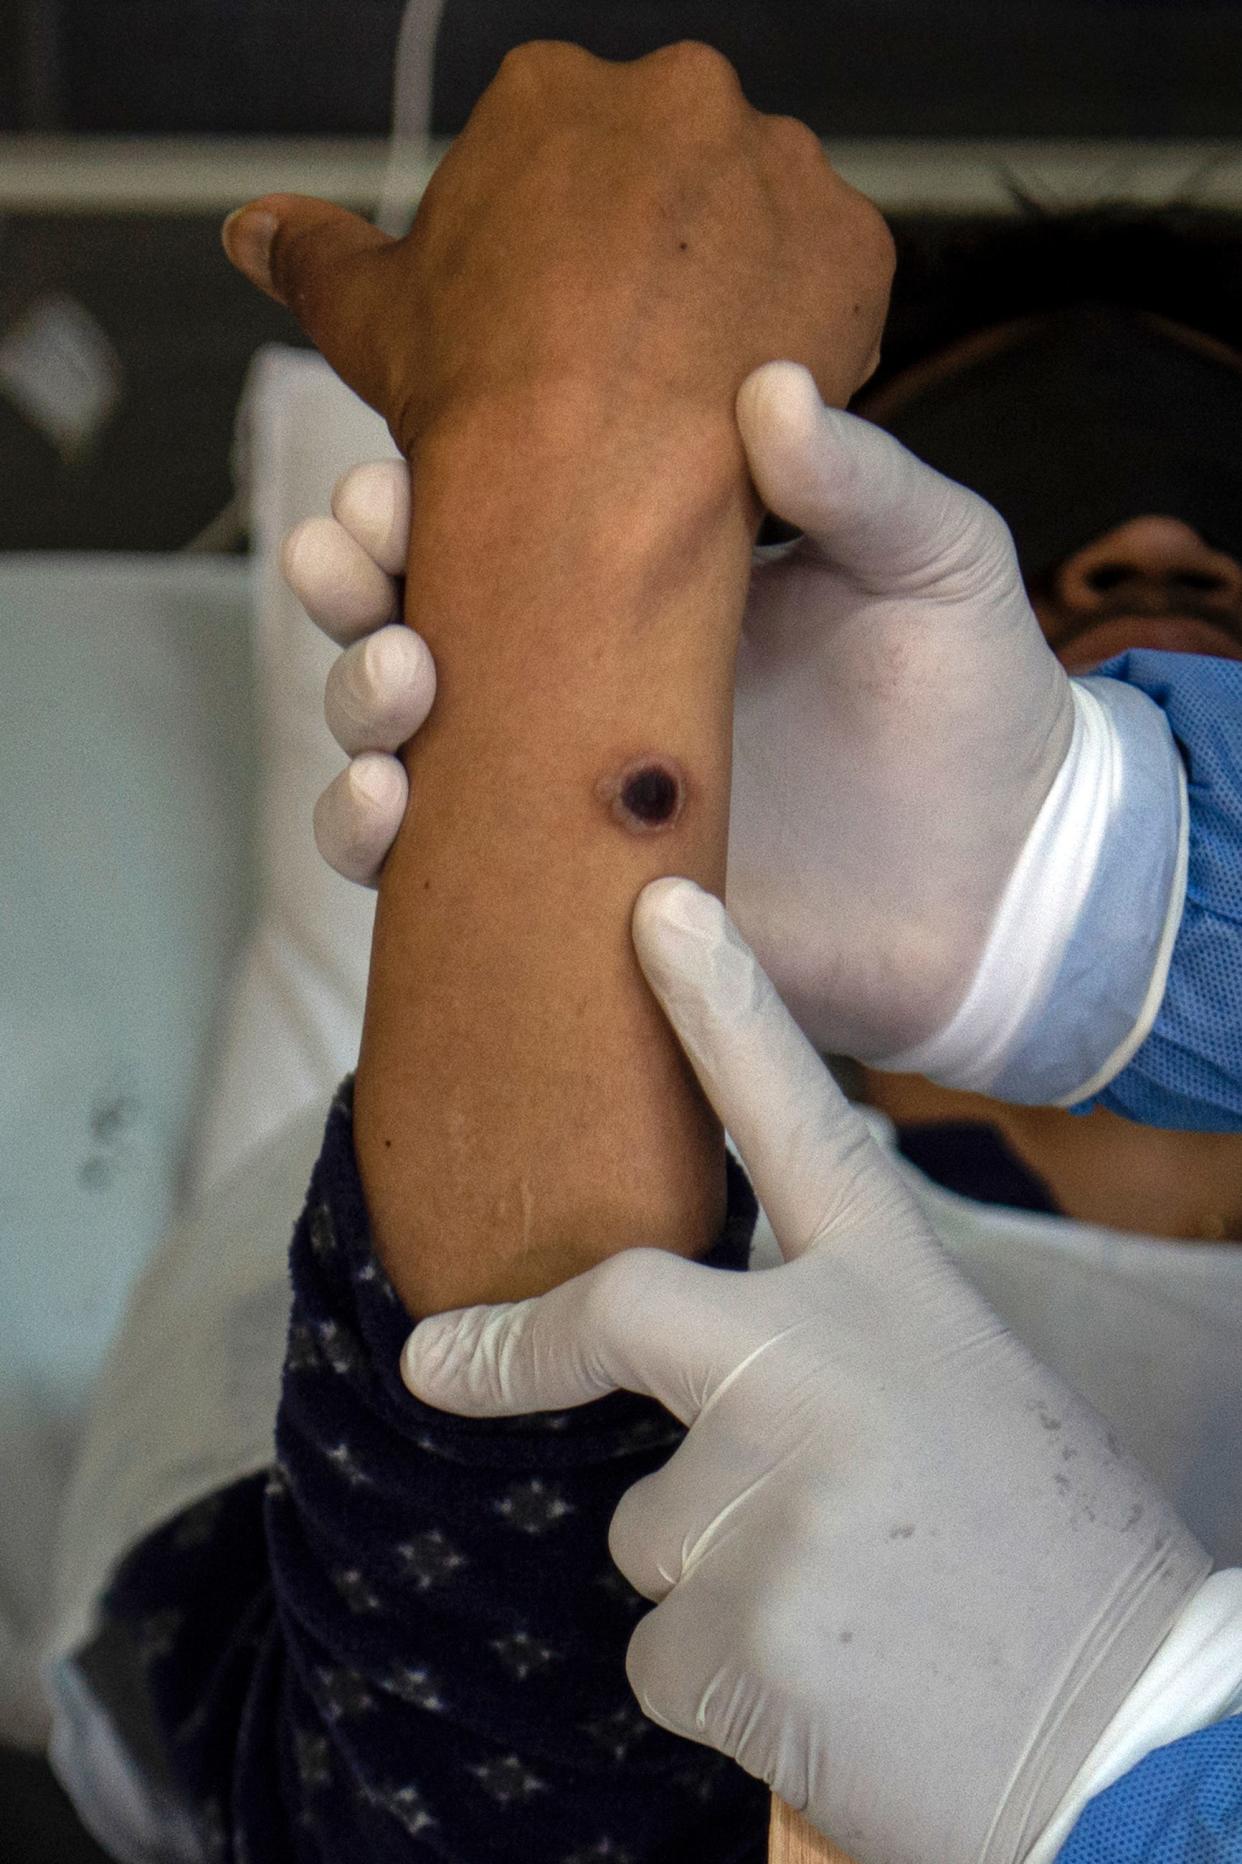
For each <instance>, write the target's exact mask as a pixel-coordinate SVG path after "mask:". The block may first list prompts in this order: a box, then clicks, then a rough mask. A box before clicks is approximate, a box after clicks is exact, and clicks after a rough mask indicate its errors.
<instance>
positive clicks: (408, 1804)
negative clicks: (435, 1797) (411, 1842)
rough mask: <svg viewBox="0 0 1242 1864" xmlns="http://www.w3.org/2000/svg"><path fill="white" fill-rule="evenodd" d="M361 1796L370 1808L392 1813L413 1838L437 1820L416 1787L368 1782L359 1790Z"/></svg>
mask: <svg viewBox="0 0 1242 1864" xmlns="http://www.w3.org/2000/svg"><path fill="white" fill-rule="evenodd" d="M359 1791H360V1796H361V1798H362V1799H364V1800H365V1801H366V1803H367V1805H368V1806H377V1807H378V1808H379V1810H380V1811H381V1812H387V1813H390V1814H391V1816H392V1817H393V1818H394V1819H396V1820H397V1822H398V1824H400V1825H403V1826H404V1827H405V1829H406V1831H407V1832H408V1833H409V1834H410V1836H411V1838H417V1837H418V1835H419V1833H420V1832H425V1831H426V1830H427V1827H428V1826H429V1825H434V1824H435V1819H434V1818H433V1817H432V1815H431V1813H430V1812H429V1811H428V1809H427V1802H426V1800H425V1799H424V1798H423V1796H422V1794H421V1793H420V1792H419V1790H418V1788H417V1787H416V1786H377V1785H375V1784H374V1783H373V1782H371V1781H368V1782H367V1783H366V1784H365V1785H364V1786H363V1787H361V1788H360V1789H359Z"/></svg>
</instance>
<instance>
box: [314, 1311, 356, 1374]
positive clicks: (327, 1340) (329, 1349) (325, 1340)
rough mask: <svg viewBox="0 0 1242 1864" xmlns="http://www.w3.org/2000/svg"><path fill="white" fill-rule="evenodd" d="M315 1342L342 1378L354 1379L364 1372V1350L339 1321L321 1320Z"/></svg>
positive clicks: (316, 1331) (316, 1330)
mask: <svg viewBox="0 0 1242 1864" xmlns="http://www.w3.org/2000/svg"><path fill="white" fill-rule="evenodd" d="M315 1340H316V1343H317V1345H318V1347H319V1350H320V1352H321V1353H322V1354H323V1356H324V1358H325V1359H326V1360H327V1362H328V1364H329V1365H330V1366H331V1368H332V1370H333V1371H334V1372H336V1373H339V1374H340V1376H341V1377H342V1378H347V1377H353V1376H355V1375H356V1374H358V1373H359V1372H361V1371H362V1370H363V1365H364V1361H363V1355H362V1348H361V1346H360V1345H359V1343H358V1341H357V1340H356V1339H355V1338H354V1336H353V1334H352V1333H350V1332H349V1330H348V1329H347V1328H345V1327H342V1325H341V1324H340V1322H339V1321H337V1320H321V1321H320V1323H319V1325H318V1326H317V1327H316V1328H315Z"/></svg>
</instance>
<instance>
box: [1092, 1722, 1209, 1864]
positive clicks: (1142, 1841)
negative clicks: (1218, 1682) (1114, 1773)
mask: <svg viewBox="0 0 1242 1864" xmlns="http://www.w3.org/2000/svg"><path fill="white" fill-rule="evenodd" d="M1057 1864H1242V1715H1234V1716H1231V1717H1230V1719H1229V1720H1228V1721H1224V1722H1217V1723H1216V1725H1215V1726H1214V1727H1212V1728H1204V1729H1201V1730H1200V1731H1199V1733H1198V1734H1195V1735H1188V1736H1187V1737H1186V1739H1185V1740H1184V1741H1175V1742H1173V1743H1172V1744H1171V1745H1170V1746H1168V1747H1163V1748H1156V1749H1155V1751H1154V1752H1153V1753H1151V1754H1149V1755H1148V1756H1147V1757H1146V1759H1145V1760H1142V1761H1140V1762H1139V1764H1138V1766H1137V1767H1134V1768H1132V1769H1131V1770H1130V1772H1129V1773H1127V1774H1125V1775H1123V1777H1122V1778H1121V1779H1120V1780H1118V1781H1117V1782H1116V1784H1115V1785H1113V1786H1110V1787H1109V1788H1108V1790H1107V1791H1106V1792H1103V1793H1100V1794H1097V1796H1096V1797H1095V1798H1094V1799H1093V1800H1091V1801H1090V1802H1089V1803H1088V1805H1087V1806H1086V1807H1085V1809H1084V1810H1083V1812H1082V1814H1081V1816H1080V1817H1079V1819H1078V1823H1077V1824H1076V1825H1075V1827H1074V1829H1073V1831H1072V1832H1071V1833H1070V1835H1069V1839H1068V1840H1067V1842H1066V1843H1065V1844H1064V1845H1063V1846H1062V1848H1061V1850H1060V1852H1059V1853H1058V1855H1057Z"/></svg>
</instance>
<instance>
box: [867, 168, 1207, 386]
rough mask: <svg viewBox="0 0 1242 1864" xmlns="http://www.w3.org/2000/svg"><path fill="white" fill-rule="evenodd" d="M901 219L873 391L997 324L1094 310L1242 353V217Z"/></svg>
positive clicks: (1176, 210) (1091, 213) (1101, 214)
mask: <svg viewBox="0 0 1242 1864" xmlns="http://www.w3.org/2000/svg"><path fill="white" fill-rule="evenodd" d="M1015 200H1016V202H1017V205H1018V209H1019V211H1018V212H1017V213H1016V214H1011V215H999V214H998V215H987V216H983V215H977V214H976V215H971V216H931V215H920V216H903V215H898V216H895V217H892V218H890V221H889V224H890V226H891V227H892V230H893V235H894V238H895V240H896V242H897V273H896V278H895V280H894V285H893V301H892V309H891V311H890V314H889V321H888V325H887V328H886V331H885V337H884V354H883V360H882V362H881V364H880V367H879V369H878V370H877V372H876V374H875V376H874V377H873V378H872V381H871V383H870V384H869V388H870V389H874V388H877V387H879V386H880V384H881V383H883V382H884V381H886V380H888V378H889V377H891V376H893V375H896V374H897V373H898V372H899V371H900V370H902V369H905V368H908V367H909V366H910V365H911V364H912V363H916V362H919V361H921V360H922V359H923V358H924V357H926V356H930V355H933V354H934V353H935V352H936V351H937V350H940V349H943V348H945V347H946V345H948V344H950V343H954V342H956V341H957V340H958V339H959V338H961V337H965V336H969V335H970V333H971V332H972V331H975V330H983V329H986V328H987V327H988V326H989V325H991V324H1000V323H1007V322H1010V321H1011V320H1013V319H1014V318H1018V317H1029V316H1031V315H1032V314H1034V313H1036V312H1038V311H1042V310H1055V309H1057V308H1058V307H1060V306H1062V305H1066V304H1073V303H1076V302H1078V301H1080V300H1084V299H1093V300H1095V301H1097V302H1098V301H1101V300H1103V301H1107V302H1110V303H1114V304H1127V305H1132V306H1134V307H1135V308H1136V309H1140V310H1147V311H1153V312H1156V313H1157V314H1159V315H1160V316H1163V317H1167V318H1170V319H1171V320H1172V321H1173V322H1175V323H1180V324H1186V325H1188V326H1189V327H1190V328H1191V329H1194V330H1200V331H1202V332H1204V334H1205V335H1208V336H1214V337H1217V338H1219V339H1220V340H1221V341H1222V342H1224V343H1229V344H1232V345H1233V346H1234V348H1236V349H1242V212H1229V211H1227V210H1224V209H1218V208H1207V207H1195V206H1191V205H1188V204H1182V203H1178V204H1176V205H1173V206H1169V207H1161V208H1148V207H1135V206H1132V205H1129V204H1124V203H1115V204H1112V203H1106V204H1103V205H1098V206H1093V207H1089V208H1081V209H1077V208H1076V209H1070V210H1048V209H1045V208H1043V207H1041V206H1040V205H1039V204H1038V203H1036V202H1034V201H1031V200H1030V199H1028V198H1027V197H1026V196H1024V195H1020V194H1017V193H1015Z"/></svg>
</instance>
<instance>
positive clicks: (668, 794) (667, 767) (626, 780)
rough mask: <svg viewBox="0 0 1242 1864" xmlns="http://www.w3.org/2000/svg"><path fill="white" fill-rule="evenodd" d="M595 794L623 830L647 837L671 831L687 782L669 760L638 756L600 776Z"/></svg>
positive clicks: (681, 804)
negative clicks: (659, 831) (616, 769)
mask: <svg viewBox="0 0 1242 1864" xmlns="http://www.w3.org/2000/svg"><path fill="white" fill-rule="evenodd" d="M595 794H596V795H597V796H598V798H599V800H600V801H601V802H602V803H603V804H604V806H605V808H606V809H608V811H609V812H610V814H611V815H612V817H613V819H614V821H617V822H619V823H620V824H621V826H622V828H627V829H630V830H631V831H632V832H633V833H634V834H637V835H649V834H652V833H654V832H657V831H658V830H660V829H665V828H671V827H672V825H673V823H674V822H675V821H676V820H677V818H678V816H679V815H680V814H681V812H682V809H683V807H684V806H685V800H686V780H685V777H684V776H683V774H682V772H681V770H680V768H679V767H678V765H677V764H676V763H675V762H674V760H673V759H672V758H671V757H638V758H635V759H634V760H633V761H632V762H631V763H628V764H626V765H625V766H624V768H623V769H621V770H619V771H614V772H612V773H611V774H610V775H608V776H606V777H601V779H600V781H599V782H598V783H597V784H596V786H595Z"/></svg>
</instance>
